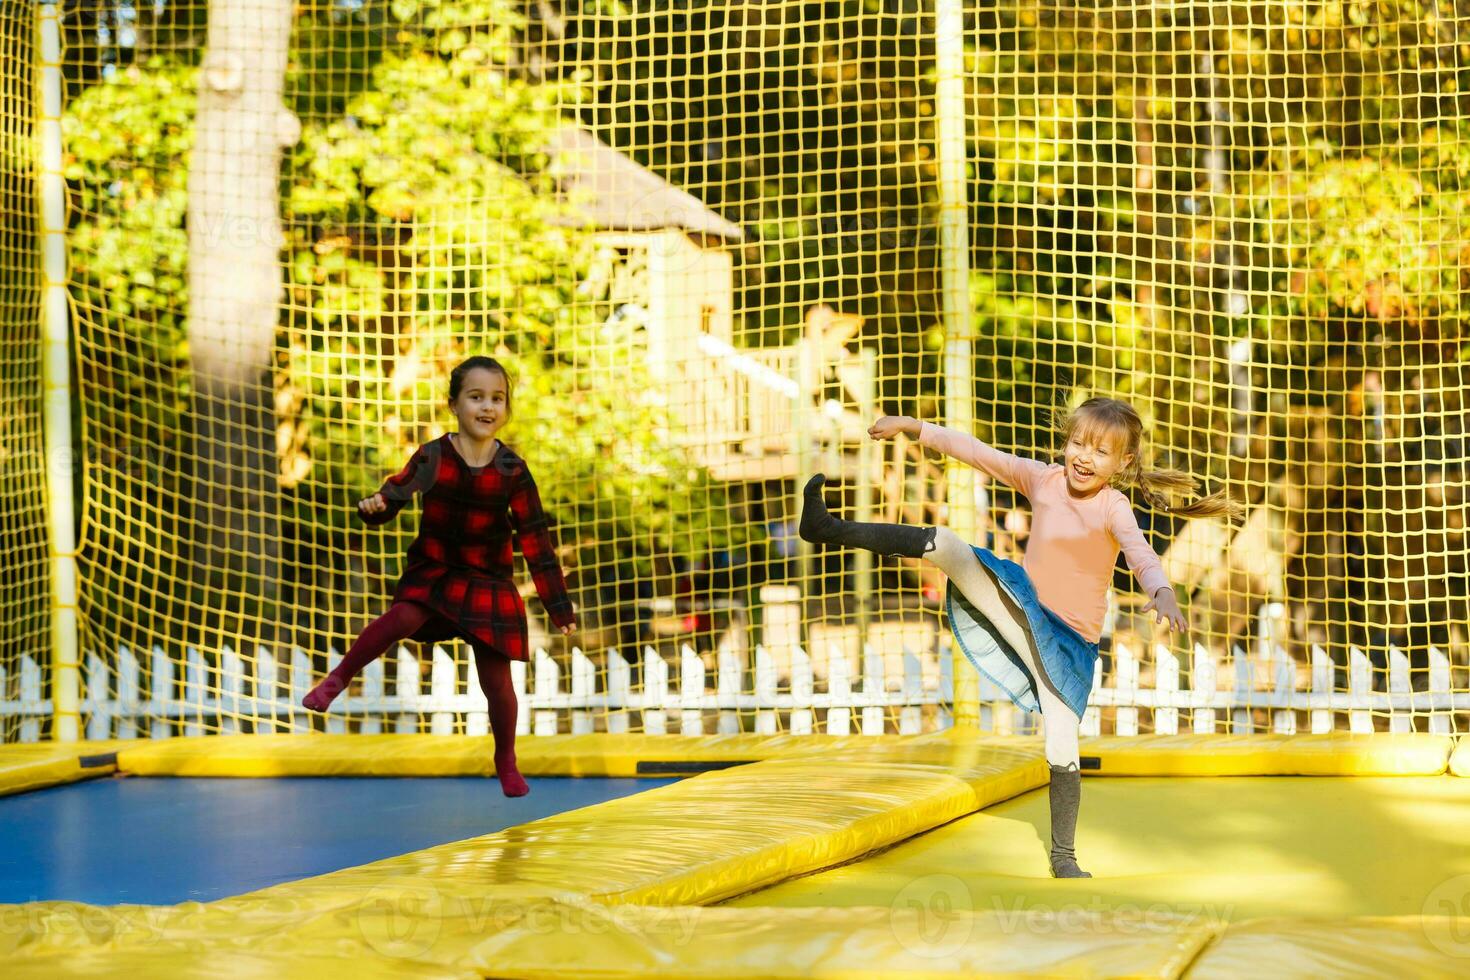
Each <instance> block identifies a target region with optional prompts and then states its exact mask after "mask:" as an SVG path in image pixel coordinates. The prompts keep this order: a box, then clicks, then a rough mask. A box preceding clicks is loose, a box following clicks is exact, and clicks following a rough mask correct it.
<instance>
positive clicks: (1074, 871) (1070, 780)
mask: <svg viewBox="0 0 1470 980" xmlns="http://www.w3.org/2000/svg"><path fill="white" fill-rule="evenodd" d="M1047 768H1048V769H1050V770H1051V785H1050V786H1048V787H1047V792H1048V795H1049V796H1050V798H1051V873H1052V877H1054V878H1091V877H1092V875H1090V874H1088V873H1087V872H1086V871H1083V870H1082V869H1081V868H1079V867H1078V866H1077V852H1076V851H1075V850H1073V847H1072V841H1073V837H1074V835H1075V833H1076V831H1077V810H1078V808H1079V807H1080V805H1081V802H1082V770H1080V769H1078V768H1076V767H1075V766H1054V765H1050V764H1048V766H1047Z"/></svg>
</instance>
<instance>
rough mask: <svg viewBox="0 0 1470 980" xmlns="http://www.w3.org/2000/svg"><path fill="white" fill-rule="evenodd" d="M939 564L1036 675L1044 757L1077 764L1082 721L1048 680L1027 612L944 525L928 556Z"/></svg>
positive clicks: (1058, 763) (1056, 763)
mask: <svg viewBox="0 0 1470 980" xmlns="http://www.w3.org/2000/svg"><path fill="white" fill-rule="evenodd" d="M924 557H925V558H926V559H928V560H929V561H931V562H933V563H934V564H935V565H937V566H938V567H939V569H940V570H941V571H943V572H944V574H946V575H948V576H949V580H950V581H951V582H952V583H954V585H955V587H956V588H957V589H959V590H960V592H961V593H963V594H964V597H965V598H966V599H968V600H970V605H972V606H974V607H975V609H976V610H977V611H979V613H980V614H981V615H982V616H984V617H985V618H986V619H988V620H990V622H991V624H992V625H993V626H995V628H996V631H997V632H999V633H1000V635H1001V637H1002V638H1004V639H1005V641H1006V642H1007V643H1009V644H1010V646H1011V649H1012V650H1014V651H1016V654H1017V656H1019V657H1020V658H1021V660H1022V661H1023V662H1025V664H1026V667H1027V669H1028V670H1030V671H1031V676H1032V677H1034V678H1036V695H1037V698H1038V699H1039V700H1040V702H1041V723H1042V727H1043V729H1044V730H1045V732H1046V761H1047V762H1049V763H1051V764H1052V765H1054V766H1063V767H1070V768H1073V769H1075V768H1077V766H1078V762H1079V758H1078V749H1077V731H1078V728H1079V723H1078V720H1077V716H1076V715H1074V714H1073V713H1072V709H1071V708H1069V707H1067V705H1066V703H1065V702H1063V701H1062V699H1061V698H1059V697H1057V696H1056V694H1054V693H1053V692H1052V689H1051V685H1049V684H1047V683H1046V680H1045V675H1044V674H1043V672H1042V668H1041V664H1040V663H1039V662H1038V661H1039V658H1038V656H1037V653H1036V649H1035V645H1034V644H1033V643H1032V642H1031V629H1030V627H1029V625H1028V624H1027V622H1026V616H1025V613H1023V612H1022V611H1021V610H1020V609H1019V608H1018V607H1016V605H1015V602H1014V600H1012V599H1011V598H1010V596H1009V595H1005V594H1003V593H1002V592H1001V587H1000V584H999V583H998V582H997V581H996V580H995V576H994V573H992V572H991V571H990V569H988V568H986V567H985V565H984V564H982V563H981V561H980V559H979V558H976V557H975V552H974V550H973V549H971V547H970V546H969V545H968V544H966V543H965V542H964V539H962V538H961V537H960V536H959V535H958V534H955V533H954V532H953V531H951V530H950V529H949V528H947V527H941V528H939V529H938V531H937V532H936V533H935V535H934V544H933V547H932V548H931V550H930V551H929V552H928V553H927V554H926V555H924Z"/></svg>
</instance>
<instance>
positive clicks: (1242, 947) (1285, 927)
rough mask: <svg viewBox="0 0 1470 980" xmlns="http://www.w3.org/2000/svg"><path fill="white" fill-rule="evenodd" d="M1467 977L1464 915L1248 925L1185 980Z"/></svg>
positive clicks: (1468, 937)
mask: <svg viewBox="0 0 1470 980" xmlns="http://www.w3.org/2000/svg"><path fill="white" fill-rule="evenodd" d="M1467 974H1470V917H1458V918H1450V917H1436V916H1428V917H1421V916H1417V915H1406V916H1383V917H1373V916H1363V917H1360V918H1352V919H1326V918H1323V919H1286V918H1281V919H1278V918H1270V919H1253V920H1251V921H1250V922H1242V923H1240V924H1238V925H1232V926H1230V927H1229V928H1228V929H1226V930H1225V933H1224V934H1223V935H1222V936H1221V937H1220V938H1219V939H1217V940H1216V941H1215V942H1214V943H1213V944H1211V945H1210V946H1209V947H1208V948H1206V949H1205V951H1204V952H1203V953H1201V954H1200V957H1199V959H1197V960H1196V961H1195V963H1194V965H1193V966H1192V967H1191V968H1190V969H1189V972H1188V973H1187V974H1186V976H1187V977H1188V978H1189V980H1237V978H1239V977H1271V978H1273V980H1294V978H1299V980H1319V978H1321V977H1415V978H1418V980H1431V978H1444V980H1449V978H1451V977H1454V978H1462V977H1464V976H1466V975H1467Z"/></svg>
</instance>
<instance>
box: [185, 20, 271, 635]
mask: <svg viewBox="0 0 1470 980" xmlns="http://www.w3.org/2000/svg"><path fill="white" fill-rule="evenodd" d="M292 13H293V3H292V0H213V2H212V3H211V4H210V10H209V33H208V43H207V49H206V52H205V55H204V60H203V64H202V66H201V68H200V71H199V93H198V98H199V101H198V110H197V116H196V119H195V141H194V151H193V157H192V159H191V161H190V166H189V221H188V228H189V350H190V355H191V359H192V372H193V384H192V387H191V394H190V397H191V399H192V402H193V404H192V409H193V412H192V417H193V419H194V422H195V431H194V442H193V452H192V454H191V455H190V459H189V463H190V464H191V465H192V469H193V477H194V479H193V482H192V491H193V492H192V494H191V495H190V500H191V501H192V504H193V514H192V520H191V521H190V522H189V523H188V525H187V526H188V528H189V533H190V541H189V542H187V544H189V545H192V554H191V561H190V563H189V564H188V565H187V566H186V567H185V573H186V574H188V575H189V576H190V582H189V583H188V585H189V587H190V588H191V590H192V595H191V599H192V603H193V608H192V609H186V610H185V612H184V622H185V626H186V634H187V635H188V636H190V637H191V638H193V639H194V640H195V641H196V642H199V643H201V644H203V645H204V646H205V648H206V649H209V650H217V649H218V644H219V643H220V642H229V643H230V644H231V646H233V647H235V648H236V649H237V650H238V649H240V647H241V646H242V645H243V641H244V640H246V638H249V639H251V640H257V641H261V642H270V641H271V639H272V637H273V635H274V626H275V620H276V618H277V617H278V615H279V611H278V609H277V603H276V601H275V599H276V596H277V594H278V591H279V579H280V559H279V554H280V550H279V549H280V522H279V517H278V492H277V491H278V488H277V479H276V459H275V424H274V405H273V400H272V394H273V391H274V386H273V384H272V381H271V371H272V351H273V349H274V345H275V336H276V328H277V319H278V308H279V303H280V298H281V264H280V252H281V247H282V234H281V218H280V210H279V205H280V191H279V179H280V162H281V148H282V147H283V146H289V145H291V144H293V143H294V142H295V141H296V139H297V138H298V137H299V135H300V125H299V123H298V122H297V120H296V117H295V116H294V115H292V114H291V113H290V112H288V111H287V110H286V109H285V107H284V105H283V104H282V91H283V89H284V85H285V71H286V56H287V49H288V46H289V43H290V37H291V18H292ZM186 485H188V484H186ZM181 586H182V583H181ZM248 649H249V650H250V652H252V653H253V652H254V650H253V646H250V647H248Z"/></svg>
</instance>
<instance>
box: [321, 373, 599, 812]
mask: <svg viewBox="0 0 1470 980" xmlns="http://www.w3.org/2000/svg"><path fill="white" fill-rule="evenodd" d="M449 408H450V410H451V411H453V412H454V414H455V417H456V418H457V419H458V420H459V431H458V432H456V433H447V434H445V435H443V436H441V437H440V438H438V439H435V440H434V441H432V442H428V443H425V444H424V445H422V446H420V447H419V448H418V449H417V450H416V451H415V452H414V454H413V457H412V458H411V459H410V460H409V461H408V464H407V465H406V466H404V468H403V469H402V470H400V471H399V472H398V473H396V474H394V475H393V476H390V477H389V478H388V480H387V482H386V483H384V484H383V488H382V489H381V490H379V491H378V492H377V493H375V494H373V495H372V496H370V497H367V498H365V499H363V500H361V501H359V502H358V504H357V513H358V516H360V517H361V518H362V519H363V521H365V522H366V523H368V524H373V525H377V524H384V523H387V522H388V521H389V520H391V519H392V517H393V515H395V514H397V513H398V511H400V510H402V509H403V505H404V504H406V503H408V501H409V500H410V499H412V497H413V495H414V494H415V493H419V494H421V495H422V497H423V515H422V517H421V518H420V522H419V534H418V537H417V538H415V539H414V541H413V544H411V545H410V546H409V549H408V555H407V557H406V559H405V563H404V569H403V574H402V576H401V577H400V578H399V580H398V586H397V588H396V589H395V590H394V593H393V604H392V605H391V606H390V607H389V609H388V611H387V612H386V613H384V614H383V615H382V616H380V617H378V618H377V619H376V620H374V621H373V622H372V623H369V624H368V626H367V628H366V629H364V630H363V631H362V634H361V635H360V636H359V637H358V638H357V641H356V642H355V643H353V645H352V648H351V649H349V650H348V651H347V654H346V656H344V657H343V658H342V662H341V663H340V664H338V665H337V667H336V668H335V669H334V670H333V671H332V672H331V673H330V674H329V675H327V677H326V678H325V679H324V680H323V681H322V682H321V683H320V684H318V685H317V686H316V687H315V688H313V689H312V691H311V693H310V694H308V695H306V697H305V698H304V699H303V700H302V702H301V703H302V704H303V705H305V706H306V707H307V708H310V709H311V710H313V711H325V710H326V709H327V707H328V706H329V705H330V704H331V703H332V700H333V699H334V698H335V697H336V696H337V695H338V694H340V693H341V692H342V691H343V690H345V689H346V687H347V684H348V682H349V681H351V680H352V678H353V677H354V676H356V674H357V673H358V671H360V670H362V669H363V668H364V667H366V666H367V665H368V664H369V663H371V662H372V661H373V660H374V659H375V658H377V657H378V656H380V655H381V654H382V653H383V651H385V650H387V649H389V648H390V647H391V646H393V645H394V644H395V643H398V642H400V641H402V640H405V639H409V640H417V641H419V642H422V643H433V642H437V641H441V640H450V639H454V638H456V637H459V638H461V639H463V640H465V641H466V642H467V643H469V645H470V648H471V649H472V650H474V655H475V671H476V673H477V674H478V675H479V678H480V687H481V688H482V689H483V690H484V692H485V698H486V700H487V701H488V702H489V708H490V729H491V731H492V732H493V733H494V736H495V772H496V774H497V775H498V776H499V777H500V785H501V789H502V790H503V791H504V792H505V795H506V796H524V795H526V793H527V792H529V791H530V790H529V787H528V786H527V785H526V781H525V779H524V778H522V776H521V774H520V770H518V769H517V768H516V755H515V737H516V696H515V691H514V689H513V688H512V687H511V678H510V662H511V661H512V660H525V659H527V646H528V644H527V639H526V610H525V605H524V604H523V603H522V601H521V596H520V592H519V591H518V590H517V588H516V584H515V581H514V579H513V578H512V572H513V569H514V552H513V550H512V535H513V534H514V538H515V540H517V541H519V542H520V549H521V554H522V555H523V556H525V559H526V564H527V566H529V567H530V569H531V577H532V579H533V580H534V581H535V583H536V591H537V592H538V593H540V595H541V602H542V605H544V606H545V607H546V612H547V615H548V616H550V617H551V621H552V622H553V623H554V624H556V626H557V627H558V628H560V630H561V631H562V633H564V634H565V633H570V632H572V630H574V629H576V626H577V623H576V614H575V612H574V611H573V609H572V600H571V597H570V596H569V595H568V594H567V588H566V583H565V581H564V580H563V578H562V571H561V565H560V563H558V561H557V559H556V551H555V547H554V545H553V544H552V541H551V535H550V533H549V532H548V531H547V526H546V516H545V515H544V514H543V513H542V511H541V498H540V496H539V495H538V494H537V492H536V481H534V480H533V479H531V471H530V469H529V468H528V467H527V466H526V462H525V460H523V459H521V457H520V456H518V455H517V454H516V453H515V452H514V451H513V450H512V449H511V448H510V447H509V446H507V445H506V444H505V443H503V442H501V441H500V440H498V439H496V438H495V433H496V432H497V431H499V430H500V428H501V427H502V426H503V425H505V423H506V422H507V421H509V420H510V412H511V392H510V376H509V375H508V374H507V373H506V371H505V368H503V367H502V366H501V365H500V363H499V362H498V361H496V360H495V359H494V358H490V357H478V356H477V357H471V358H469V359H468V360H466V361H464V362H463V363H462V364H460V365H459V366H458V367H456V368H455V369H454V370H453V371H452V372H451V373H450V376H449Z"/></svg>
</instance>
